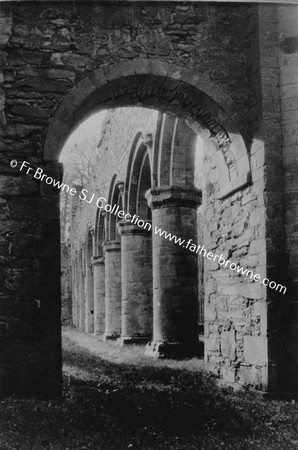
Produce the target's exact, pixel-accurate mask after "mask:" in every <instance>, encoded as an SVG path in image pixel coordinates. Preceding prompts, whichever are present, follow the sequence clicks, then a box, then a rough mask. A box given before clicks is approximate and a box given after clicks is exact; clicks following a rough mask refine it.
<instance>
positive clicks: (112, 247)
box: [103, 241, 121, 252]
mask: <svg viewBox="0 0 298 450" xmlns="http://www.w3.org/2000/svg"><path fill="white" fill-rule="evenodd" d="M103 250H104V251H105V252H120V251H121V242H120V241H105V242H104V243H103Z"/></svg>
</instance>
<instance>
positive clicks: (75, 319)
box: [71, 261, 79, 328]
mask: <svg viewBox="0 0 298 450" xmlns="http://www.w3.org/2000/svg"><path fill="white" fill-rule="evenodd" d="M71 273H72V324H73V326H75V327H76V328H77V327H78V326H79V308H78V301H79V295H78V271H77V262H76V261H74V263H73V264H72V271H71Z"/></svg>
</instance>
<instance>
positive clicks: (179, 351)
mask: <svg viewBox="0 0 298 450" xmlns="http://www.w3.org/2000/svg"><path fill="white" fill-rule="evenodd" d="M145 355H147V356H152V357H153V358H156V359H183V358H193V357H195V356H202V355H203V350H202V343H200V342H195V343H193V344H185V343H182V342H162V341H160V342H156V341H152V342H149V344H147V346H146V350H145Z"/></svg>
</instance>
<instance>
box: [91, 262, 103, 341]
mask: <svg viewBox="0 0 298 450" xmlns="http://www.w3.org/2000/svg"><path fill="white" fill-rule="evenodd" d="M93 277H94V334H96V335H103V334H104V332H105V307H106V306H105V260H104V258H103V257H102V256H94V257H93Z"/></svg>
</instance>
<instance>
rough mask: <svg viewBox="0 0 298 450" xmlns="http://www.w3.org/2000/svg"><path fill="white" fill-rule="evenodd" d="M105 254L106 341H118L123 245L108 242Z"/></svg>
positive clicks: (117, 242)
mask: <svg viewBox="0 0 298 450" xmlns="http://www.w3.org/2000/svg"><path fill="white" fill-rule="evenodd" d="M103 249H104V252H105V292H106V299H105V300H106V302H105V305H106V308H105V311H106V320H105V333H104V336H103V338H104V340H108V339H116V338H118V337H119V336H120V334H121V243H120V242H119V241H107V242H105V243H104V246H103Z"/></svg>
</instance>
